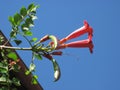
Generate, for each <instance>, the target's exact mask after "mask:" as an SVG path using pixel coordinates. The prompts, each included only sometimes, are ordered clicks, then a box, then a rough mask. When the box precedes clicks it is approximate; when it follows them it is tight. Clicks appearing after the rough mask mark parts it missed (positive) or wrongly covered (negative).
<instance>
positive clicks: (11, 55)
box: [7, 52, 18, 61]
mask: <svg viewBox="0 0 120 90" xmlns="http://www.w3.org/2000/svg"><path fill="white" fill-rule="evenodd" d="M7 57H8V58H11V59H13V60H14V61H16V60H17V58H18V57H17V55H16V53H14V52H10V53H8V54H7Z"/></svg>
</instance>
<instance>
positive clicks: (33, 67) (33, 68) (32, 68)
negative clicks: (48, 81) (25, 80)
mask: <svg viewBox="0 0 120 90" xmlns="http://www.w3.org/2000/svg"><path fill="white" fill-rule="evenodd" d="M35 67H36V66H35V64H34V63H31V64H30V67H29V71H30V72H31V71H34V70H35Z"/></svg>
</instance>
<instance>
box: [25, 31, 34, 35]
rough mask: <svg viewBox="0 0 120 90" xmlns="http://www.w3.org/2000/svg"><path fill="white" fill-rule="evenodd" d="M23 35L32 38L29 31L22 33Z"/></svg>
mask: <svg viewBox="0 0 120 90" xmlns="http://www.w3.org/2000/svg"><path fill="white" fill-rule="evenodd" d="M24 35H25V36H32V32H31V31H24Z"/></svg>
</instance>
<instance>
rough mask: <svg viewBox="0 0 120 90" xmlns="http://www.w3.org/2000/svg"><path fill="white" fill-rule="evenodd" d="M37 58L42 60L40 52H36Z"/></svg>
mask: <svg viewBox="0 0 120 90" xmlns="http://www.w3.org/2000/svg"><path fill="white" fill-rule="evenodd" d="M34 56H35V58H37V59H38V60H42V56H41V55H40V54H38V53H35V54H34Z"/></svg>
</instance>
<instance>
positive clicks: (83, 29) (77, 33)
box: [59, 21, 93, 44]
mask: <svg viewBox="0 0 120 90" xmlns="http://www.w3.org/2000/svg"><path fill="white" fill-rule="evenodd" d="M85 33H88V34H91V35H92V33H93V29H92V27H90V26H89V24H88V22H87V21H84V26H83V27H81V28H79V29H77V30H75V31H74V32H72V33H71V34H69V35H68V36H67V37H65V38H63V39H61V40H60V41H59V43H60V44H63V43H64V42H66V41H68V40H70V39H73V38H76V37H79V36H81V35H83V34H85Z"/></svg>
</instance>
